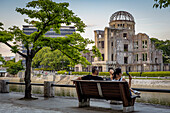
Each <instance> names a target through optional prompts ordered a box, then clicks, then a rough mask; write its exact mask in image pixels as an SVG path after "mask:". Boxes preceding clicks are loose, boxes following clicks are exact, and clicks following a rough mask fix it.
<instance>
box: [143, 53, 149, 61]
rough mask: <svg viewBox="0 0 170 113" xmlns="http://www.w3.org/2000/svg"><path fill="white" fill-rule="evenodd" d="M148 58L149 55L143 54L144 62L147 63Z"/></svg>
mask: <svg viewBox="0 0 170 113" xmlns="http://www.w3.org/2000/svg"><path fill="white" fill-rule="evenodd" d="M147 57H148V56H147V53H143V54H142V60H143V61H147Z"/></svg>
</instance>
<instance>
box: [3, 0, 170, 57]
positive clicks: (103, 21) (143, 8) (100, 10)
mask: <svg viewBox="0 0 170 113" xmlns="http://www.w3.org/2000/svg"><path fill="white" fill-rule="evenodd" d="M28 1H31V0H0V15H1V16H0V21H1V22H3V23H4V27H5V29H7V28H9V27H11V26H13V25H17V26H19V27H20V28H22V25H24V24H25V23H24V18H28V17H27V16H26V15H21V14H19V13H17V12H16V11H15V9H16V7H21V8H24V7H25V6H26V3H27V2H28ZM53 1H55V2H68V3H69V4H70V6H69V9H71V10H72V11H73V12H74V13H75V14H76V15H77V16H78V17H80V18H81V19H82V20H83V21H84V23H85V24H86V25H87V27H86V29H85V33H82V36H83V37H84V38H89V39H91V40H94V30H104V28H105V27H107V26H109V24H108V23H109V19H110V17H111V15H112V14H113V13H115V12H116V11H127V12H129V13H131V14H132V15H133V17H134V19H135V23H136V24H135V31H136V32H135V33H136V34H137V33H146V34H147V35H148V36H149V37H150V38H152V37H155V38H158V39H160V40H166V39H169V40H170V21H169V20H170V7H168V8H165V9H159V8H157V9H156V8H153V4H154V0H53ZM90 47H91V46H89V48H90ZM9 52H10V51H9V48H7V47H5V46H4V45H3V44H1V45H0V54H2V55H3V56H9V55H11V53H9Z"/></svg>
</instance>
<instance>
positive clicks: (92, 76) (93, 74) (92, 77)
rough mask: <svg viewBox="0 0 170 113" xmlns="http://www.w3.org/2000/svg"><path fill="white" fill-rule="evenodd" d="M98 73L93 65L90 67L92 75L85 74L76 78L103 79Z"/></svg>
mask: <svg viewBox="0 0 170 113" xmlns="http://www.w3.org/2000/svg"><path fill="white" fill-rule="evenodd" d="M98 74H99V70H98V68H97V67H96V66H95V67H93V68H92V75H86V76H83V77H79V78H78V79H77V80H103V78H102V77H99V76H98Z"/></svg>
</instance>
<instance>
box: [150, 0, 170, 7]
mask: <svg viewBox="0 0 170 113" xmlns="http://www.w3.org/2000/svg"><path fill="white" fill-rule="evenodd" d="M154 1H155V4H154V5H153V7H156V8H158V7H159V8H160V9H161V8H167V7H169V6H170V0H154Z"/></svg>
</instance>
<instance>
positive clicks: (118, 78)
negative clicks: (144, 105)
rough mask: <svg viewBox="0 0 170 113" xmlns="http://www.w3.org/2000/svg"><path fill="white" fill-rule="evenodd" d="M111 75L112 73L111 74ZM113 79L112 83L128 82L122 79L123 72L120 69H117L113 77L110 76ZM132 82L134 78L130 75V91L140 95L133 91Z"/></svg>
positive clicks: (138, 93)
mask: <svg viewBox="0 0 170 113" xmlns="http://www.w3.org/2000/svg"><path fill="white" fill-rule="evenodd" d="M110 73H111V72H110ZM110 77H112V78H110V79H111V80H112V81H126V80H125V79H124V78H122V71H121V69H120V68H116V69H115V72H114V74H113V76H110ZM131 80H132V76H131V75H129V89H130V90H131V92H133V93H134V94H136V95H140V92H139V91H136V90H132V89H131Z"/></svg>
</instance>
